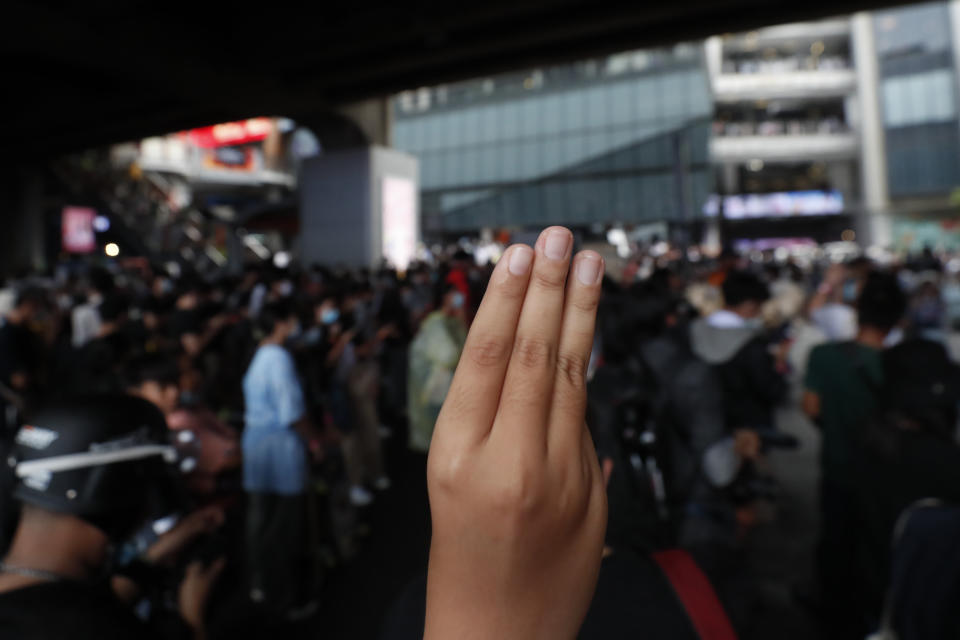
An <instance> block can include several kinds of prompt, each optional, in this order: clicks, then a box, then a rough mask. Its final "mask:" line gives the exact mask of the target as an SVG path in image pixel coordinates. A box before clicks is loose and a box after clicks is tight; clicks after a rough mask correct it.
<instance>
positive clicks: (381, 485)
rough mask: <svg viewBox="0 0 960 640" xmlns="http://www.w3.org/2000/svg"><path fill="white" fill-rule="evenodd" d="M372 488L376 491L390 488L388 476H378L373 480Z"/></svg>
mask: <svg viewBox="0 0 960 640" xmlns="http://www.w3.org/2000/svg"><path fill="white" fill-rule="evenodd" d="M373 488H374V489H376V490H377V491H386V490H387V489H389V488H390V478H388V477H387V476H380V477H379V478H377V479H376V480H374V481H373Z"/></svg>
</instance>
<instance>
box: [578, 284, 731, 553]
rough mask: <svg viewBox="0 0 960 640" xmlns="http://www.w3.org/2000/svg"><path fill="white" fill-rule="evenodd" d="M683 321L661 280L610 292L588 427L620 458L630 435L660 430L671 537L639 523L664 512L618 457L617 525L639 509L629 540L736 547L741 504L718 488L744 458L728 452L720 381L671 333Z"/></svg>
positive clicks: (665, 521) (613, 498) (658, 448)
mask: <svg viewBox="0 0 960 640" xmlns="http://www.w3.org/2000/svg"><path fill="white" fill-rule="evenodd" d="M676 320H677V318H676V303H675V302H674V300H673V299H672V298H671V297H670V295H669V294H668V292H667V291H666V290H664V289H663V288H661V287H658V286H656V285H655V284H653V283H646V284H641V285H634V286H633V287H632V288H631V290H630V291H629V292H628V293H621V294H619V295H616V294H608V295H607V299H606V300H605V302H604V303H603V304H602V305H601V312H600V319H599V324H600V335H601V338H600V339H601V343H602V345H603V349H602V353H603V365H602V366H601V367H600V368H599V369H598V370H597V372H596V373H595V375H594V377H593V379H592V380H591V382H590V393H589V397H590V409H589V412H588V415H589V416H590V419H589V420H588V424H589V425H590V427H591V429H592V430H593V431H594V432H595V433H599V434H601V435H602V436H603V437H604V438H606V439H608V440H609V441H610V442H612V443H615V444H617V447H616V448H613V447H611V448H612V449H613V450H614V451H621V452H622V451H623V450H624V449H623V447H622V446H620V444H619V443H620V441H621V440H623V439H624V437H625V435H624V432H625V430H628V429H631V428H634V429H636V428H638V427H639V428H641V429H644V428H649V429H652V430H653V431H654V434H655V435H654V437H655V438H656V439H657V442H656V445H655V446H654V451H653V455H654V456H655V458H659V460H657V467H658V469H659V470H660V471H661V472H662V473H663V476H664V478H663V484H664V492H665V495H664V498H665V499H666V502H665V503H664V504H663V506H665V507H666V508H667V512H666V514H664V515H666V518H663V517H662V516H661V520H662V522H661V523H660V525H659V526H656V525H654V526H655V528H657V529H660V530H661V531H662V532H663V533H665V534H666V540H664V535H654V536H651V531H650V527H649V526H647V527H644V526H641V525H640V523H642V522H648V523H649V522H650V520H651V519H656V518H657V506H656V505H651V504H649V503H646V502H644V501H643V500H641V499H639V498H638V497H637V496H636V495H634V493H635V492H633V491H630V487H633V486H635V485H634V483H633V482H632V481H631V480H630V479H629V478H623V477H621V476H623V474H627V475H628V476H630V475H631V473H632V472H633V471H634V470H633V468H632V466H631V464H630V463H629V458H630V455H626V456H624V457H620V458H616V460H618V461H619V464H617V465H615V467H617V466H619V468H618V469H615V471H614V480H613V485H612V486H613V489H614V491H612V492H611V493H610V503H611V508H613V509H614V510H617V511H619V512H620V515H619V517H618V519H617V521H618V522H624V523H627V522H628V520H627V514H628V513H629V512H630V511H631V510H632V511H633V512H634V516H635V519H636V522H635V523H634V525H632V526H633V528H634V532H633V533H632V534H631V535H630V536H628V537H629V538H632V540H633V544H636V545H639V544H641V541H645V542H646V544H648V545H656V544H664V543H665V542H666V543H677V542H681V543H682V544H685V545H698V544H703V543H706V542H708V541H709V543H710V544H711V545H712V544H717V545H719V546H725V545H732V544H733V537H734V536H733V530H732V529H733V528H732V522H733V513H732V508H731V506H730V505H729V504H728V501H726V500H725V499H724V497H723V496H722V494H721V493H720V491H719V489H720V488H721V487H725V486H727V485H728V484H729V483H730V482H731V481H732V480H733V478H734V477H735V476H736V473H737V471H738V469H739V464H740V461H739V458H738V457H737V454H736V452H733V451H727V448H728V447H732V445H733V439H732V438H731V437H729V436H728V434H727V431H726V426H725V424H724V420H723V394H722V389H721V387H720V381H719V378H718V376H717V375H716V372H715V371H714V370H713V369H712V368H711V367H710V366H708V365H706V364H705V363H704V362H703V361H701V360H699V359H698V358H696V357H695V356H694V355H693V354H692V353H690V351H689V349H688V348H686V347H685V345H684V343H683V342H682V341H681V340H678V339H677V337H676V336H674V335H673V333H672V332H671V331H670V329H671V327H672V326H673V325H674V323H675V322H676ZM625 403H631V404H632V406H633V411H634V412H639V413H642V414H644V415H643V416H640V419H639V420H637V419H636V418H631V417H630V416H629V415H627V414H624V411H623V409H622V407H624V406H625ZM625 422H641V423H645V424H638V425H630V424H625ZM632 437H634V438H635V437H636V436H632ZM637 444H638V443H633V444H632V445H629V446H631V451H630V453H636V452H637V451H635V449H636V447H637ZM631 477H632V476H631ZM641 484H642V485H645V484H647V483H641ZM618 503H624V504H622V505H620V504H618ZM638 510H639V512H638ZM664 525H666V529H664Z"/></svg>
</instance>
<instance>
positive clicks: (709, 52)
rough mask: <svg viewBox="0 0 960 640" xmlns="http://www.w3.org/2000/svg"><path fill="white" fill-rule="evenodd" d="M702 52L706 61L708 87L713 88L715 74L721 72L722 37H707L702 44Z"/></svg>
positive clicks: (715, 78) (717, 74)
mask: <svg viewBox="0 0 960 640" xmlns="http://www.w3.org/2000/svg"><path fill="white" fill-rule="evenodd" d="M703 54H704V58H705V59H706V63H707V73H708V74H709V76H710V89H711V90H713V89H714V83H715V82H716V81H717V76H719V75H720V74H721V73H722V72H723V38H721V37H720V36H713V37H711V38H707V40H706V42H704V44H703Z"/></svg>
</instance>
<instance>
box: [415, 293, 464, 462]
mask: <svg viewBox="0 0 960 640" xmlns="http://www.w3.org/2000/svg"><path fill="white" fill-rule="evenodd" d="M442 291H443V294H442V296H440V297H439V299H438V300H437V304H436V306H437V311H434V312H433V313H431V314H430V315H429V316H427V317H426V319H424V321H423V324H421V325H420V331H418V332H417V336H416V337H415V338H414V339H413V342H412V343H411V344H410V374H409V378H408V396H407V410H408V412H409V417H410V448H411V449H413V450H414V451H420V452H423V453H426V452H427V450H428V449H429V448H430V439H431V437H432V435H433V426H434V423H435V422H436V420H437V416H438V415H439V413H440V406H441V405H442V404H443V401H444V399H445V398H446V396H447V391H448V389H449V388H450V382H451V381H452V380H453V370H454V368H455V367H456V366H457V362H458V361H459V359H460V352H461V350H462V349H463V343H464V340H465V339H466V334H467V327H466V320H465V312H464V304H465V303H466V296H464V294H463V293H462V291H461V290H460V289H459V288H457V287H453V286H449V287H446V288H444V289H443V290H442Z"/></svg>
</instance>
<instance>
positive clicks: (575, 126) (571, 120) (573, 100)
mask: <svg viewBox="0 0 960 640" xmlns="http://www.w3.org/2000/svg"><path fill="white" fill-rule="evenodd" d="M585 102H586V100H585V97H584V94H583V92H582V91H567V92H566V93H564V94H563V125H564V129H565V130H567V131H580V130H581V129H583V128H584V126H585V112H586V105H585Z"/></svg>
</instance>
